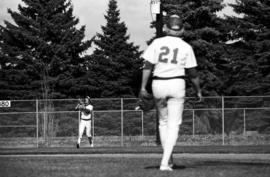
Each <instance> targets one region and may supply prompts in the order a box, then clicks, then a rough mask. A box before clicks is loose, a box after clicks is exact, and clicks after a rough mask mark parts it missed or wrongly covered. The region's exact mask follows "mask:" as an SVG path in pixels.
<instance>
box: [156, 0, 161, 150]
mask: <svg viewBox="0 0 270 177" xmlns="http://www.w3.org/2000/svg"><path fill="white" fill-rule="evenodd" d="M162 10H163V7H162V0H160V13H159V14H156V38H160V37H162V36H163V31H162V29H163V14H162ZM158 117H159V116H158V112H156V144H157V145H160V144H161V142H160V136H159V118H158Z"/></svg>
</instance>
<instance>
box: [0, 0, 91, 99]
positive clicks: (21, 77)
mask: <svg viewBox="0 0 270 177" xmlns="http://www.w3.org/2000/svg"><path fill="white" fill-rule="evenodd" d="M23 2H24V4H25V5H24V6H23V5H19V6H18V10H19V11H18V12H15V11H12V10H10V9H9V10H8V13H9V14H10V15H11V17H12V18H13V20H14V22H15V23H14V24H13V23H11V22H8V21H5V27H4V26H0V30H1V31H0V41H1V43H0V49H1V50H0V51H1V53H0V55H1V75H0V76H1V82H0V85H1V88H2V90H1V95H2V94H3V93H6V92H8V94H7V95H6V97H8V98H22V95H24V97H25V98H45V99H46V98H59V97H67V96H73V95H76V94H79V93H77V92H76V89H73V85H75V86H76V84H78V83H77V82H79V81H77V82H76V79H73V78H74V77H75V78H76V77H81V76H82V75H83V74H84V73H83V69H82V67H83V66H82V63H83V62H84V61H85V58H84V57H82V56H81V54H82V53H83V52H84V51H86V50H87V49H88V48H89V47H90V46H91V41H90V40H87V41H84V42H83V39H84V37H85V36H84V32H85V26H82V27H81V28H79V29H77V28H76V25H77V24H78V23H79V20H78V19H77V18H75V17H74V16H73V7H72V4H71V1H70V0H23ZM2 77H6V79H4V78H2Z"/></svg>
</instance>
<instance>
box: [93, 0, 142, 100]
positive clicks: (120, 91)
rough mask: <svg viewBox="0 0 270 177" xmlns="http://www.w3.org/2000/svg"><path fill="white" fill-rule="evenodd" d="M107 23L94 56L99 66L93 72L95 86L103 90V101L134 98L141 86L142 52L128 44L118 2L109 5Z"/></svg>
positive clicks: (100, 34) (96, 65)
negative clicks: (106, 99)
mask: <svg viewBox="0 0 270 177" xmlns="http://www.w3.org/2000/svg"><path fill="white" fill-rule="evenodd" d="M105 19H106V21H107V23H106V26H102V27H101V28H102V33H98V34H97V38H96V39H95V44H96V46H97V47H96V48H95V50H94V52H93V55H92V56H91V58H92V62H93V63H95V65H93V66H91V72H94V73H95V75H96V76H97V77H96V78H95V81H92V83H93V85H98V87H100V92H99V94H100V96H101V97H134V96H135V95H136V91H137V90H136V89H138V88H139V84H140V79H138V75H139V73H140V72H141V71H140V70H139V67H140V65H141V59H140V55H141V52H139V51H138V48H139V47H138V46H135V45H134V44H133V43H132V42H131V43H130V42H128V40H129V35H127V27H126V25H125V23H124V22H120V11H119V10H118V7H117V1H116V0H110V1H109V4H108V10H107V14H106V15H105ZM139 78H140V77H139Z"/></svg>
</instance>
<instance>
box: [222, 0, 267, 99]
mask: <svg viewBox="0 0 270 177" xmlns="http://www.w3.org/2000/svg"><path fill="white" fill-rule="evenodd" d="M231 6H232V7H233V8H234V11H235V12H236V13H238V14H241V16H240V17H227V19H228V24H230V25H228V26H230V28H229V30H230V34H231V39H232V40H238V42H237V43H235V44H233V49H232V50H231V58H232V59H233V62H234V63H235V68H234V70H232V71H233V72H235V73H236V72H237V73H238V74H237V75H235V77H232V80H233V81H234V82H233V83H232V84H233V85H232V86H233V87H232V88H231V90H232V92H233V93H234V94H235V95H269V94H270V82H269V81H270V21H269V19H270V1H269V0H237V1H236V4H231ZM239 51H242V53H245V55H242V56H241V57H239Z"/></svg>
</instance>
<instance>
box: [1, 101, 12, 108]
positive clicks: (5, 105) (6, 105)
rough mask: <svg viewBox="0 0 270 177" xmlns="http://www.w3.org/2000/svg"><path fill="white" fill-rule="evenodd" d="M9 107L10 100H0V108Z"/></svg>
mask: <svg viewBox="0 0 270 177" xmlns="http://www.w3.org/2000/svg"><path fill="white" fill-rule="evenodd" d="M9 107H11V102H10V101H8V100H0V108H9Z"/></svg>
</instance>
